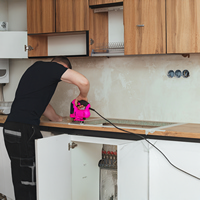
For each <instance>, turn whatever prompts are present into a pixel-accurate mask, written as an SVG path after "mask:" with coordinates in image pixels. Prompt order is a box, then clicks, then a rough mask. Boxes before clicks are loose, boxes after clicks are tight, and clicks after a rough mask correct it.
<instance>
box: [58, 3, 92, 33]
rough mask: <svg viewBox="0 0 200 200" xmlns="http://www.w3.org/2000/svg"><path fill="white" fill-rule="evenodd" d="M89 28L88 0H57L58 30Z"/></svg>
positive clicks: (85, 29) (82, 29)
mask: <svg viewBox="0 0 200 200" xmlns="http://www.w3.org/2000/svg"><path fill="white" fill-rule="evenodd" d="M87 30H89V5H88V0H67V1H66V0H56V32H68V31H87Z"/></svg>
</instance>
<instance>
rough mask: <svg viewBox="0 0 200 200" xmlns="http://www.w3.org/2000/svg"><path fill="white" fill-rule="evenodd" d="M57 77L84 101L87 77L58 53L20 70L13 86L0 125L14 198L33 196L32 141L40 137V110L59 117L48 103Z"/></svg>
mask: <svg viewBox="0 0 200 200" xmlns="http://www.w3.org/2000/svg"><path fill="white" fill-rule="evenodd" d="M60 81H64V82H67V83H71V84H74V85H76V86H78V88H79V90H80V94H79V96H78V97H77V98H76V103H77V101H80V100H85V101H88V99H87V95H88V91H89V87H90V84H89V81H88V80H87V79H86V78H85V76H83V75H82V74H80V73H78V72H76V71H74V70H72V66H71V63H70V61H69V60H68V59H67V58H66V57H62V56H59V57H55V58H54V59H53V60H52V61H51V62H43V61H37V62H35V63H34V64H33V65H32V66H30V67H29V68H28V69H27V70H26V72H25V73H24V74H23V76H22V77H21V80H20V82H19V85H18V88H17V90H16V94H15V99H14V101H13V104H12V107H11V112H10V114H9V115H8V117H7V120H6V122H5V124H4V129H3V134H4V140H5V146H6V149H7V152H8V155H9V157H10V160H11V170H12V182H13V185H14V192H15V198H16V200H36V177H35V144H34V141H35V139H38V138H42V135H41V133H40V129H39V124H40V117H41V115H42V114H44V116H46V117H47V118H48V119H49V120H51V121H58V122H59V121H62V117H61V116H59V115H58V114H56V112H55V110H54V109H53V107H52V106H51V105H50V104H49V102H50V100H51V98H52V96H53V94H54V92H55V90H56V87H57V84H58V82H60ZM33 174H34V175H33Z"/></svg>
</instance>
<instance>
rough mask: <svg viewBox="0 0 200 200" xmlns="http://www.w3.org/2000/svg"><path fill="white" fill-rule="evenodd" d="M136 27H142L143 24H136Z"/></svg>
mask: <svg viewBox="0 0 200 200" xmlns="http://www.w3.org/2000/svg"><path fill="white" fill-rule="evenodd" d="M136 26H137V27H144V24H138V25H136Z"/></svg>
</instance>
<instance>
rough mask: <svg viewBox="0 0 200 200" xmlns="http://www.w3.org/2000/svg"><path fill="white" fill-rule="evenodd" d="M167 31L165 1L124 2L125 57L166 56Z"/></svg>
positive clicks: (137, 0) (133, 0) (134, 0)
mask: <svg viewBox="0 0 200 200" xmlns="http://www.w3.org/2000/svg"><path fill="white" fill-rule="evenodd" d="M172 1H175V0H172ZM165 31H166V30H165V0H148V1H146V0H124V54H125V55H136V54H165V53H166V33H165Z"/></svg>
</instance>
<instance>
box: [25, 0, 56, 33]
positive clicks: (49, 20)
mask: <svg viewBox="0 0 200 200" xmlns="http://www.w3.org/2000/svg"><path fill="white" fill-rule="evenodd" d="M27 30H28V34H35V33H53V32H55V0H34V1H32V0H27Z"/></svg>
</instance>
